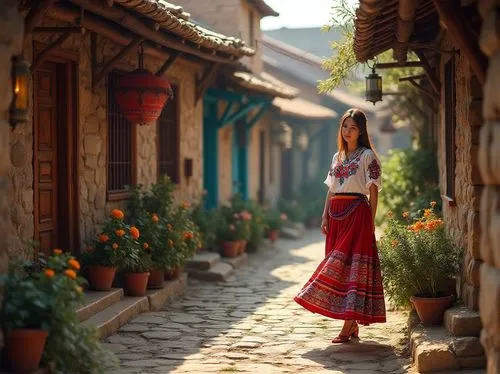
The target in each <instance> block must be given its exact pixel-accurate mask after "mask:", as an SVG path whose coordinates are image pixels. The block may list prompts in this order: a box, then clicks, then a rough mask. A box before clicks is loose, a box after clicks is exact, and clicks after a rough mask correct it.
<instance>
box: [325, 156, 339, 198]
mask: <svg viewBox="0 0 500 374" xmlns="http://www.w3.org/2000/svg"><path fill="white" fill-rule="evenodd" d="M337 155H338V153H335V154H334V155H333V157H332V162H331V163H330V169H328V174H327V175H326V179H325V180H324V183H325V184H326V185H327V186H328V188H329V189H330V190H331V189H332V187H333V183H334V181H335V177H334V176H333V165H334V164H335V160H336V159H337Z"/></svg>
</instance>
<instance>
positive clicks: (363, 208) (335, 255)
mask: <svg viewBox="0 0 500 374" xmlns="http://www.w3.org/2000/svg"><path fill="white" fill-rule="evenodd" d="M329 217H330V218H329V221H328V234H327V236H326V247H325V259H324V260H323V261H322V262H321V263H320V264H319V266H318V268H317V269H316V271H315V272H314V274H313V275H312V277H311V278H310V279H309V281H308V282H307V283H306V285H305V286H304V287H303V288H302V290H301V291H300V292H299V293H298V294H297V296H295V298H294V300H295V301H296V302H297V303H299V304H300V305H302V306H303V307H304V308H306V309H307V310H309V311H311V312H313V313H319V314H322V315H324V316H326V317H330V318H335V319H342V320H356V321H358V322H359V323H360V324H363V325H368V324H370V323H375V322H385V302H384V290H383V286H382V276H381V273H380V261H379V257H378V252H377V246H376V241H375V234H374V229H373V221H372V216H371V209H370V206H369V204H368V202H367V200H366V198H364V197H358V196H350V195H336V196H334V197H333V198H332V199H331V200H330V206H329Z"/></svg>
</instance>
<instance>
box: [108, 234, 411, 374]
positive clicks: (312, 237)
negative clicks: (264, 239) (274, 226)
mask: <svg viewBox="0 0 500 374" xmlns="http://www.w3.org/2000/svg"><path fill="white" fill-rule="evenodd" d="M323 256H324V248H323V237H322V236H321V234H319V233H318V232H317V230H316V231H314V232H307V233H306V235H305V237H304V238H303V239H301V240H296V241H292V240H284V239H280V240H279V241H278V242H277V244H276V245H275V246H274V248H273V247H268V246H264V247H263V248H261V249H260V250H259V251H258V252H257V253H251V254H250V255H249V262H248V264H247V265H244V266H243V267H241V268H239V269H237V270H236V272H235V275H234V276H233V278H232V279H229V280H228V281H227V282H224V283H222V282H221V283H207V282H200V281H196V280H189V283H188V288H187V290H186V293H185V295H184V296H183V297H182V298H181V299H180V300H178V301H176V302H173V303H171V304H168V305H166V306H165V307H164V309H163V310H161V311H159V312H152V313H146V314H143V315H141V316H139V317H137V318H135V319H134V320H133V321H132V322H131V323H129V324H128V325H126V326H124V327H123V328H122V329H121V331H120V333H119V334H117V335H114V336H111V337H109V338H108V339H107V340H106V342H107V347H108V348H110V349H111V350H112V351H114V352H115V353H116V354H117V356H118V357H119V359H120V361H121V367H120V368H118V369H117V370H115V371H110V372H111V373H182V372H184V373H209V372H247V373H279V372H290V373H295V372H301V373H302V372H310V371H311V370H316V371H317V370H320V371H321V370H322V369H325V370H327V371H325V372H332V371H331V370H328V369H329V368H335V371H333V372H339V373H341V372H342V371H338V370H343V369H344V368H347V367H349V368H352V365H358V364H359V365H363V364H364V363H365V364H367V366H368V365H370V364H372V363H373V362H375V361H379V362H382V363H383V362H384V360H387V362H388V363H390V365H392V366H397V365H399V368H401V367H403V366H404V364H403V363H402V362H399V361H398V357H397V356H396V355H395V353H394V350H393V348H392V346H393V345H391V343H390V342H388V343H387V345H385V344H379V343H377V341H384V334H385V331H384V330H383V329H379V330H373V331H371V335H370V334H368V333H367V334H366V335H364V337H365V339H367V340H361V341H357V342H352V343H349V344H345V345H339V346H337V345H335V346H332V345H331V343H330V340H331V339H332V338H333V337H334V336H336V334H337V333H338V330H339V329H340V326H341V322H339V321H337V325H336V326H335V328H334V329H332V325H333V323H334V322H332V320H329V319H327V318H324V317H322V316H320V315H316V314H312V313H309V312H307V311H305V310H304V309H303V308H302V307H300V306H299V305H297V304H296V303H295V302H294V301H293V296H295V294H296V293H297V292H298V291H299V289H300V288H301V287H302V285H303V284H304V283H305V282H306V281H307V279H308V277H309V276H310V275H311V274H312V272H313V271H314V270H315V267H316V266H317V264H318V263H319V262H320V261H321V259H322V257H323ZM372 337H373V339H372ZM362 339H363V338H362ZM349 365H350V366H349ZM378 367H380V364H379V365H378ZM396 369H397V368H395V369H394V370H396ZM316 371H315V372H316ZM372 372H373V373H375V372H377V371H372ZM387 372H388V373H389V372H395V371H387Z"/></svg>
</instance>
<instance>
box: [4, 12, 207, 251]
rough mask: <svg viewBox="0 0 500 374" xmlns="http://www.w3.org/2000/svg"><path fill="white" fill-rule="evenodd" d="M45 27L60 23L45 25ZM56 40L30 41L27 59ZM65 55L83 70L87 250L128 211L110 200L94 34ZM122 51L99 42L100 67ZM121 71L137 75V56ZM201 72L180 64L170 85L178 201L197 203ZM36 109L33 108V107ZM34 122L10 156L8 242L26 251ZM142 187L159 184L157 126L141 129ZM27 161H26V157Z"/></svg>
mask: <svg viewBox="0 0 500 374" xmlns="http://www.w3.org/2000/svg"><path fill="white" fill-rule="evenodd" d="M43 24H44V25H45V26H57V25H58V23H57V22H55V21H53V20H50V19H46V20H44V22H43ZM51 38H53V36H52V37H51V36H45V37H40V36H37V37H36V38H35V40H32V38H28V40H27V42H26V44H25V51H26V56H27V58H28V59H32V55H33V51H32V45H33V42H41V43H48V42H50V40H51ZM61 49H63V50H66V51H70V52H73V53H75V54H76V55H77V64H78V78H77V79H78V81H77V85H78V127H79V128H78V139H79V145H78V147H79V148H78V160H79V178H78V179H79V186H78V187H79V192H80V195H79V209H80V220H79V228H80V238H81V242H82V245H83V244H84V243H85V242H88V241H90V240H91V239H92V238H94V236H95V234H96V232H97V230H98V229H99V226H100V224H101V223H102V222H103V220H104V219H105V218H106V216H107V214H108V212H109V211H110V210H111V209H112V208H114V207H123V206H124V205H125V202H124V201H118V202H116V201H111V202H110V201H107V200H106V178H107V174H106V172H107V168H106V154H107V153H106V152H107V86H106V83H105V80H103V81H102V82H101V83H100V84H99V85H98V86H97V87H96V89H95V91H93V90H92V83H91V82H92V80H91V77H92V71H91V53H90V34H89V33H87V34H85V35H79V34H75V35H73V36H72V37H71V38H69V39H68V40H67V41H66V42H65V43H64V44H63V45H62V46H61ZM120 49H121V46H118V45H116V44H115V43H113V42H111V41H109V40H107V39H105V38H102V37H100V36H98V37H97V61H98V62H102V61H108V60H109V59H110V58H112V57H113V56H115V55H116V53H118V52H119V50H120ZM144 60H145V61H144V63H145V67H146V68H148V69H150V70H152V71H156V70H157V69H158V68H159V67H160V66H161V65H162V64H163V62H164V61H158V60H153V59H152V58H151V57H149V56H145V58H144ZM117 67H118V68H119V69H122V70H129V71H130V70H133V69H135V68H136V67H137V57H136V55H135V54H132V55H130V56H129V57H128V58H126V59H124V60H123V61H121V62H120V64H119V66H117ZM201 68H202V67H201V66H199V65H198V64H194V63H192V62H188V61H185V60H182V59H180V60H178V61H176V63H175V64H174V65H173V66H172V67H171V69H170V70H169V71H168V73H167V77H166V78H167V79H173V80H175V81H176V82H178V83H179V89H180V91H179V94H178V95H179V98H180V124H179V126H180V142H181V144H180V157H179V163H180V165H179V168H180V176H181V178H180V184H179V185H178V188H177V190H176V191H175V195H176V198H178V199H182V200H197V199H199V197H200V196H201V194H202V190H203V173H202V170H203V159H202V147H203V144H202V141H203V139H202V103H201V101H200V102H198V103H195V94H194V92H195V84H196V74H197V73H198V72H199V71H200V70H201ZM31 105H32V103H31ZM32 126H33V124H32V121H31V120H30V121H29V122H28V123H27V124H25V125H22V126H19V127H18V128H17V129H16V130H15V131H14V132H13V133H12V136H11V141H10V150H11V153H12V154H14V155H15V157H14V159H15V160H16V162H15V163H14V162H13V167H12V168H11V170H10V179H11V181H12V185H13V198H14V204H11V205H10V206H11V210H12V212H11V216H12V223H13V225H12V226H13V229H12V230H11V235H10V236H9V237H8V240H9V247H10V248H13V249H15V250H20V249H22V246H23V239H26V238H31V237H32V236H33V230H34V224H33V189H32V185H33V164H32V155H33V151H32V150H33V134H32ZM135 131H136V134H137V136H136V141H137V147H136V149H137V183H139V184H143V185H145V186H146V187H147V186H150V185H151V184H152V183H154V182H156V181H157V152H156V148H157V138H156V134H157V126H155V125H150V126H137V128H136V129H135ZM21 156H22V157H21ZM185 158H191V159H193V165H194V171H193V175H194V176H193V177H192V178H190V179H187V178H184V170H183V167H184V159H185Z"/></svg>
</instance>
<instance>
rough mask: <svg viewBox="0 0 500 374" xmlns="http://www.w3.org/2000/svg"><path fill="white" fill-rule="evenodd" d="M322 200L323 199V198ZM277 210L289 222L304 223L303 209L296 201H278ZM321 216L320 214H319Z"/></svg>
mask: <svg viewBox="0 0 500 374" xmlns="http://www.w3.org/2000/svg"><path fill="white" fill-rule="evenodd" d="M323 198H324V197H323ZM277 208H278V210H279V211H280V212H282V213H285V214H286V216H287V217H288V220H289V221H291V222H304V218H305V213H304V209H303V207H301V206H300V205H299V203H298V202H297V200H290V201H289V200H285V199H280V200H279V201H278V205H277ZM319 214H321V212H320V213H319Z"/></svg>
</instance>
